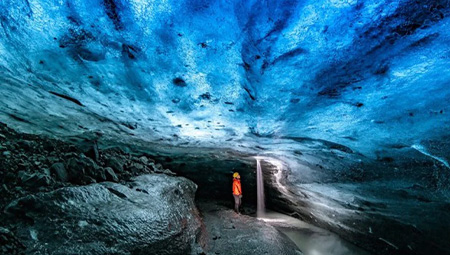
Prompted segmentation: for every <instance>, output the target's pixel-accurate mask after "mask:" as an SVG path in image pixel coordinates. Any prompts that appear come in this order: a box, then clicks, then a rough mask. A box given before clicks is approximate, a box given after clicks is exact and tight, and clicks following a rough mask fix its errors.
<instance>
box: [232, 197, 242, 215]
mask: <svg viewBox="0 0 450 255" xmlns="http://www.w3.org/2000/svg"><path fill="white" fill-rule="evenodd" d="M233 197H234V210H235V211H236V212H239V207H240V206H241V195H235V194H233Z"/></svg>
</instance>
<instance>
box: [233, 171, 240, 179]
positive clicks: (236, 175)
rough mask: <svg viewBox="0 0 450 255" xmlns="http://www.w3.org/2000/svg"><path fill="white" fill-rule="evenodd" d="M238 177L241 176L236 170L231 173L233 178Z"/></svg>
mask: <svg viewBox="0 0 450 255" xmlns="http://www.w3.org/2000/svg"><path fill="white" fill-rule="evenodd" d="M238 177H241V176H239V173H238V172H235V173H234V174H233V178H238Z"/></svg>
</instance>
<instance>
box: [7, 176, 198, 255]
mask: <svg viewBox="0 0 450 255" xmlns="http://www.w3.org/2000/svg"><path fill="white" fill-rule="evenodd" d="M196 188H197V186H196V185H195V184H194V183H193V182H191V181H189V180H187V179H185V178H181V177H170V176H165V175H143V176H139V177H135V178H134V179H133V180H132V181H130V182H129V183H127V185H126V186H124V185H121V184H117V183H111V182H103V183H98V184H91V185H88V186H80V187H66V188H60V189H58V190H55V191H52V192H47V193H38V194H36V195H29V196H26V197H23V198H21V199H18V200H15V201H13V202H12V203H11V204H9V205H8V206H7V207H6V209H5V212H6V213H7V215H9V216H10V217H12V218H13V220H14V221H15V222H16V226H15V228H16V231H15V232H16V236H17V237H18V239H19V240H20V241H21V242H22V243H23V244H24V245H25V246H26V247H27V250H26V253H27V254H189V253H190V251H191V248H192V245H193V244H194V243H195V241H196V237H197V234H198V233H199V226H200V218H199V215H198V212H197V209H196V207H195V204H194V194H195V191H196Z"/></svg>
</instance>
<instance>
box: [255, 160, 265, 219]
mask: <svg viewBox="0 0 450 255" xmlns="http://www.w3.org/2000/svg"><path fill="white" fill-rule="evenodd" d="M256 191H257V194H258V200H257V211H256V216H257V217H258V218H261V217H263V216H264V214H265V210H266V208H265V207H266V206H265V203H264V180H263V174H262V170H261V164H260V162H259V159H257V160H256Z"/></svg>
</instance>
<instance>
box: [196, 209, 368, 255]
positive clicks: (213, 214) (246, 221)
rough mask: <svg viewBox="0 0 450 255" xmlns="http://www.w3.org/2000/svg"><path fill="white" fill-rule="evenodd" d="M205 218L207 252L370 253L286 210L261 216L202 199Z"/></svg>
mask: <svg viewBox="0 0 450 255" xmlns="http://www.w3.org/2000/svg"><path fill="white" fill-rule="evenodd" d="M197 207H198V209H199V211H200V214H201V216H202V218H203V224H204V225H203V226H202V235H201V238H200V243H201V244H202V245H203V246H204V251H205V252H206V254H304V255H325V254H333V255H369V254H370V253H368V252H366V251H364V250H362V249H360V248H358V247H356V246H355V245H353V244H351V243H349V242H347V241H345V240H343V239H342V238H340V237H339V236H337V235H336V234H334V233H332V232H329V231H327V230H325V229H322V228H318V227H315V226H313V225H311V224H309V223H306V222H304V221H301V220H299V219H296V218H293V217H290V216H288V215H285V214H281V213H277V212H272V211H267V212H266V213H265V215H264V217H263V218H257V217H256V213H255V210H254V209H253V208H251V207H244V208H243V210H242V211H243V212H242V214H237V213H235V212H234V210H232V209H231V208H232V205H231V203H227V202H223V201H219V202H214V201H210V200H209V201H208V200H199V201H197Z"/></svg>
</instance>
